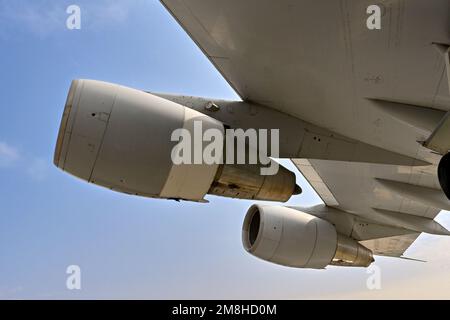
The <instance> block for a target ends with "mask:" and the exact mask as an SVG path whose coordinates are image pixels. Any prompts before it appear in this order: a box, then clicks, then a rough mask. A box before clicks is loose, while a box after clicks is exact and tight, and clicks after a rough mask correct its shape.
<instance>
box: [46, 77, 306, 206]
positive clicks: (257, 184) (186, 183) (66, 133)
mask: <svg viewBox="0 0 450 320" xmlns="http://www.w3.org/2000/svg"><path fill="white" fill-rule="evenodd" d="M196 121H197V123H198V121H200V122H201V126H202V129H203V130H205V131H206V130H207V129H214V130H215V132H219V133H223V132H224V130H225V126H224V124H223V123H221V122H219V121H217V120H215V119H213V118H211V117H209V116H207V115H204V114H202V113H199V112H198V111H195V110H193V109H190V108H187V107H185V106H182V105H180V104H177V103H175V102H172V101H169V100H166V99H163V98H161V97H158V96H156V95H152V94H150V93H147V92H143V91H139V90H135V89H130V88H126V87H123V86H120V85H115V84H110V83H105V82H100V81H94V80H74V81H73V82H72V85H71V87H70V90H69V93H68V97H67V101H66V105H65V108H64V113H63V116H62V120H61V125H60V129H59V134H58V139H57V143H56V149H55V156H54V163H55V165H56V166H58V167H59V168H61V169H62V170H64V171H67V172H69V173H71V174H73V175H74V176H77V177H79V178H81V179H83V180H86V181H89V182H92V183H95V184H97V185H100V186H104V187H107V188H110V189H112V190H116V191H120V192H124V193H129V194H134V195H140V196H146V197H153V198H165V199H177V200H179V199H182V200H191V201H203V198H204V196H205V195H206V194H207V193H209V194H215V195H220V196H226V197H233V198H243V199H258V200H272V201H287V200H288V199H289V198H290V197H291V196H292V195H293V194H297V193H300V192H301V189H300V188H299V187H298V186H297V185H296V184H295V175H294V173H293V172H291V171H289V170H287V169H286V168H284V167H282V166H280V167H279V170H278V172H277V173H276V174H274V175H266V176H263V175H261V174H260V171H259V169H260V168H261V167H263V165H262V164H260V163H257V164H243V165H240V164H223V163H222V162H219V163H211V164H207V163H205V162H200V163H199V162H195V161H193V162H192V163H188V164H185V163H181V164H178V163H177V164H176V163H174V161H173V157H172V155H173V152H174V150H175V151H176V148H175V147H176V145H177V144H178V141H173V139H172V138H173V133H174V131H176V130H177V129H186V130H187V131H188V132H189V133H192V134H193V135H194V134H195V133H196V132H195V131H196V130H197V128H196V126H195V123H196ZM200 134H202V132H200ZM183 139H184V137H183ZM199 143H200V144H202V147H205V146H206V145H207V142H205V141H203V140H200V142H199ZM224 150H225V149H224ZM224 150H221V151H222V152H223V153H224V154H225V151H224ZM193 153H194V152H193ZM224 154H222V155H221V156H224ZM200 156H201V155H200ZM270 161H273V160H271V159H270Z"/></svg>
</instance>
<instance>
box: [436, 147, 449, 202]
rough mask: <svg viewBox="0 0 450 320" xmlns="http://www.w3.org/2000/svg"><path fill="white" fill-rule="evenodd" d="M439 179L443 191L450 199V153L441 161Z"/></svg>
mask: <svg viewBox="0 0 450 320" xmlns="http://www.w3.org/2000/svg"><path fill="white" fill-rule="evenodd" d="M438 179H439V184H440V185H441V188H442V191H444V193H445V195H446V196H447V198H448V199H450V153H447V154H446V155H444V156H443V157H442V158H441V161H439V166H438Z"/></svg>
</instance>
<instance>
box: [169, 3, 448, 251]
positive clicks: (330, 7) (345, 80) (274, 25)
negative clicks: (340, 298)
mask: <svg viewBox="0 0 450 320" xmlns="http://www.w3.org/2000/svg"><path fill="white" fill-rule="evenodd" d="M161 2H162V3H163V4H164V6H165V7H166V8H167V9H168V11H169V12H170V13H171V14H172V15H173V17H174V18H175V19H176V20H177V21H178V23H179V24H180V25H181V26H182V27H183V28H184V30H185V31H186V32H187V33H188V34H189V35H190V37H191V38H192V39H193V40H194V41H195V42H196V43H197V45H198V46H199V48H200V49H201V50H202V51H203V52H204V54H205V55H206V56H207V57H208V59H209V60H210V61H211V62H212V63H213V64H214V66H215V67H216V68H217V69H218V70H219V72H220V73H221V74H222V75H223V76H224V78H225V79H226V80H227V81H228V82H229V84H230V85H231V86H232V87H233V88H234V90H235V91H236V92H237V93H238V94H239V95H240V96H241V98H242V99H243V100H247V101H252V102H255V103H259V104H261V105H265V106H268V107H270V108H273V109H276V110H278V111H281V112H284V113H287V114H289V115H292V116H295V117H297V118H300V119H302V120H304V121H307V122H309V123H312V124H314V125H317V126H320V127H322V128H326V129H328V130H332V131H333V132H336V133H338V134H341V135H343V136H347V137H352V138H355V139H358V140H360V141H363V142H365V143H369V144H371V145H374V146H378V147H381V148H384V149H386V150H390V151H395V152H400V153H402V154H405V155H409V156H411V157H417V158H421V159H424V160H426V161H427V162H429V163H431V165H429V166H416V167H411V166H396V165H383V164H366V163H357V162H345V161H331V160H314V159H308V160H306V159H301V160H300V159H293V160H292V161H293V162H294V164H295V165H296V166H297V168H298V169H299V170H300V171H301V172H302V173H303V175H304V176H305V177H306V179H307V180H308V181H309V182H310V183H311V185H312V186H313V188H314V189H315V190H316V192H317V193H318V194H319V196H320V197H321V198H322V200H323V201H324V202H325V203H326V204H327V205H328V206H332V207H337V208H339V209H340V210H343V211H346V212H350V213H353V214H355V215H365V216H372V217H376V216H377V214H379V213H380V211H379V210H386V211H389V212H395V213H402V214H407V215H412V216H415V217H424V218H428V219H430V220H431V219H434V218H435V217H436V215H437V214H438V213H439V211H440V210H441V209H450V208H449V204H448V201H447V200H443V199H440V198H439V195H438V196H436V192H438V190H439V183H438V180H437V177H436V165H437V163H438V160H439V157H437V156H436V155H433V154H431V153H429V152H428V151H429V150H424V148H423V147H422V146H421V145H420V144H419V143H418V141H424V140H426V138H427V137H428V136H429V134H430V133H431V130H433V125H434V123H435V121H436V119H437V120H439V118H440V117H441V116H442V114H443V113H445V112H446V111H448V110H449V109H450V97H449V94H448V85H447V84H448V82H447V81H445V80H446V76H445V62H444V60H443V59H442V57H441V56H440V55H439V53H438V52H436V50H435V49H434V48H433V43H450V33H449V32H448V26H449V19H450V18H449V17H450V2H449V1H448V0H433V1H423V0H408V1H405V0H392V1H381V2H380V3H379V5H380V6H381V8H382V10H383V17H382V29H381V30H378V31H371V30H368V28H367V27H366V19H367V13H366V9H367V7H368V6H369V5H371V4H373V1H371V0H333V1H330V0H300V1H299V0H295V1H294V0H280V1H273V0H246V1H241V0H227V1H222V0H208V1H204V0H162V1H161ZM374 101H381V102H382V103H381V107H382V108H381V109H379V108H377V106H376V105H375V103H374ZM399 103H400V104H401V106H402V108H398V106H397V104H399ZM378 104H379V103H378ZM404 109H407V111H406V112H404V111H402V110H404ZM412 110H416V111H417V112H416V115H417V116H415V117H414V116H412V115H411V112H412ZM386 112H387V113H386ZM399 119H400V120H401V121H398V120H399ZM405 119H406V121H403V120H405ZM430 124H431V125H430ZM293 139H295V137H293ZM330 158H332V156H331V155H330ZM419 234H420V232H417V230H416V231H405V230H403V232H402V233H400V234H399V235H392V234H389V235H386V237H377V238H376V239H369V240H367V237H366V238H365V241H364V244H365V245H366V246H368V247H369V248H371V249H373V250H374V252H375V253H376V254H380V255H387V256H401V255H402V254H403V253H404V251H405V250H406V249H407V248H408V247H409V246H410V245H411V243H413V242H414V241H415V239H416V238H417V237H418V235H419Z"/></svg>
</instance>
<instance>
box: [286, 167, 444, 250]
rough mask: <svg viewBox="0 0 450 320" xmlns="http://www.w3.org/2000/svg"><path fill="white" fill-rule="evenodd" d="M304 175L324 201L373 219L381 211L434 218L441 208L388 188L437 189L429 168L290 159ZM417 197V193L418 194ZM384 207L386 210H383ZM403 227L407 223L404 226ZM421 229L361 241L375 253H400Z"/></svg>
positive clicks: (376, 217) (375, 218)
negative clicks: (393, 185)
mask: <svg viewBox="0 0 450 320" xmlns="http://www.w3.org/2000/svg"><path fill="white" fill-rule="evenodd" d="M292 161H293V163H294V164H295V166H296V167H297V168H298V169H299V170H300V172H301V173H302V174H303V176H304V177H305V178H306V179H307V180H308V181H309V183H310V184H311V186H312V187H313V188H314V190H315V191H316V192H317V194H318V195H319V196H320V197H321V198H322V200H323V201H324V202H325V204H327V205H329V206H332V207H336V208H339V209H341V210H343V211H346V212H350V213H354V214H356V215H358V216H362V217H369V218H373V220H372V221H376V220H377V219H378V216H379V215H380V214H382V213H383V212H386V211H388V212H390V211H394V212H407V213H408V214H411V215H414V216H419V217H424V218H428V219H430V220H431V219H433V218H434V217H435V216H436V215H437V214H438V213H439V211H440V209H438V208H434V207H432V206H430V205H427V204H425V203H423V202H422V201H421V199H420V198H413V196H412V195H410V194H403V193H401V192H397V191H396V190H393V189H392V188H391V185H389V182H387V183H386V182H385V181H384V180H383V178H388V179H389V180H395V181H404V182H405V184H410V183H411V182H414V183H417V184H416V185H422V186H426V187H430V188H436V189H437V188H439V186H438V185H436V184H437V181H435V180H436V179H435V175H434V174H433V172H432V171H431V170H430V169H431V168H434V166H430V167H406V166H405V167H401V166H389V165H377V164H366V163H350V162H343V161H322V160H305V159H294V160H292ZM418 197H420V195H419V196H418ZM383 210H385V211H383ZM405 227H406V226H405ZM419 234H420V232H414V231H413V230H411V231H410V233H408V234H406V235H394V236H392V235H389V236H388V237H385V238H384V237H381V238H378V239H371V240H365V241H362V243H363V244H364V245H365V246H366V247H368V248H369V249H371V250H373V252H374V253H375V254H378V255H386V256H401V255H402V254H403V253H404V251H405V250H406V249H407V248H408V247H409V246H410V245H411V244H412V243H413V242H414V241H415V240H416V238H417V237H418V236H419Z"/></svg>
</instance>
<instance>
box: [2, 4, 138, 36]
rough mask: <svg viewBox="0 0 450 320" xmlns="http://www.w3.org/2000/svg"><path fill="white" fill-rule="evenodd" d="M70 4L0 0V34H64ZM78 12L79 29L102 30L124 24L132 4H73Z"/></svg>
mask: <svg viewBox="0 0 450 320" xmlns="http://www.w3.org/2000/svg"><path fill="white" fill-rule="evenodd" d="M69 4H70V3H62V2H57V1H48V0H44V1H36V2H35V1H26V2H24V1H9V0H0V35H1V36H2V37H3V38H8V37H11V36H13V35H14V36H15V35H17V33H18V31H22V32H23V31H25V32H27V33H31V34H34V35H36V36H38V37H41V38H45V37H47V36H49V35H51V34H54V33H56V32H67V31H68V29H67V27H66V20H67V18H68V17H69V14H68V13H67V12H66V9H67V7H68V5H69ZM73 4H76V5H78V6H79V7H80V9H81V30H87V31H93V30H102V31H103V30H104V29H105V28H110V27H111V26H113V25H118V24H122V23H124V22H126V21H127V20H128V18H129V12H130V8H131V7H133V6H134V4H135V2H128V1H113V0H99V1H74V2H73Z"/></svg>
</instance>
